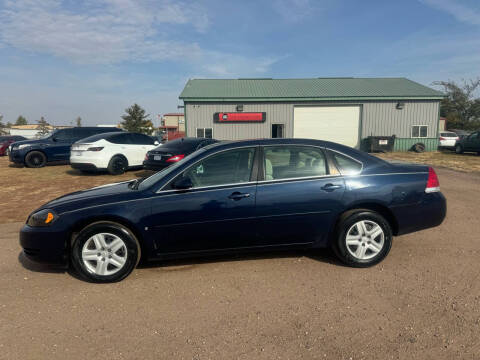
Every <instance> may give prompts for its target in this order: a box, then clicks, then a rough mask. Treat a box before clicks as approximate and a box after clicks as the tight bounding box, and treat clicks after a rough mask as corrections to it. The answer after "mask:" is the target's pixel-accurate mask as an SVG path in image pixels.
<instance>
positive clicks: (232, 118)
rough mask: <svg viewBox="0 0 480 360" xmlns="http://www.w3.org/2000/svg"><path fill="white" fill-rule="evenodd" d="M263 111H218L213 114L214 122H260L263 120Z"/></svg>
mask: <svg viewBox="0 0 480 360" xmlns="http://www.w3.org/2000/svg"><path fill="white" fill-rule="evenodd" d="M266 115H267V114H266V113H264V112H233V113H232V112H229V113H227V112H225V113H224V112H220V113H215V114H213V121H214V122H216V123H261V122H265V119H266Z"/></svg>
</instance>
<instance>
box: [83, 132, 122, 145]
mask: <svg viewBox="0 0 480 360" xmlns="http://www.w3.org/2000/svg"><path fill="white" fill-rule="evenodd" d="M122 134H131V133H127V132H124V131H114V132H104V133H100V134H95V135H92V136H88V137H86V138H83V139H81V140H80V141H81V142H90V141H98V140H102V139H108V138H110V137H112V136H114V135H122Z"/></svg>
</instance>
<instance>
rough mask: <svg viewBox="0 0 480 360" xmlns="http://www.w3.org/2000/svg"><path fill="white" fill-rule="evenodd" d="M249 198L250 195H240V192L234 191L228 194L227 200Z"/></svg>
mask: <svg viewBox="0 0 480 360" xmlns="http://www.w3.org/2000/svg"><path fill="white" fill-rule="evenodd" d="M249 196H250V194H248V193H241V192H238V191H235V192H234V193H232V194H230V196H229V197H228V198H229V199H231V200H240V199H243V198H247V197H249Z"/></svg>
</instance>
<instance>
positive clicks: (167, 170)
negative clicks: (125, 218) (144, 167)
mask: <svg viewBox="0 0 480 360" xmlns="http://www.w3.org/2000/svg"><path fill="white" fill-rule="evenodd" d="M204 151H205V150H204V149H200V150H197V151H195V152H193V153H191V154H190V155H188V156H186V157H184V158H183V159H182V160H180V161H179V162H176V163H174V164H173V165H170V166H169V167H167V168H165V169H163V170H161V171H159V172H157V173H155V174H153V175H151V176H149V177H147V178H145V179H144V180H142V182H141V183H139V184H138V189H140V190H144V189H147V188H149V187H150V186H152V185H154V184H156V183H157V182H158V181H160V180H161V179H162V178H163V177H164V176H166V175H168V174H170V173H171V172H172V171H174V170H175V169H177V168H178V167H180V166H181V165H183V164H184V163H185V162H186V161H188V160H190V159H191V158H192V157H194V156H197V155H198V154H199V153H201V152H204Z"/></svg>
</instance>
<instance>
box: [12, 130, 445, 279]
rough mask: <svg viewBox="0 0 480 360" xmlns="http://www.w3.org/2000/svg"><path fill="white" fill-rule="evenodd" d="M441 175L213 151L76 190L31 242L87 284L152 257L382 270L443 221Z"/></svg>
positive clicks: (222, 147) (45, 258)
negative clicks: (328, 252) (277, 254)
mask: <svg viewBox="0 0 480 360" xmlns="http://www.w3.org/2000/svg"><path fill="white" fill-rule="evenodd" d="M445 214H446V201H445V198H444V196H443V195H442V193H441V192H440V188H439V183H438V179H437V176H436V174H435V172H434V170H433V169H432V168H429V167H427V166H421V165H407V164H405V165H403V164H402V165H399V164H396V165H394V164H391V163H388V162H386V161H383V160H381V159H378V158H376V157H373V156H370V155H368V154H366V153H363V152H360V151H357V150H355V149H352V148H349V147H346V146H342V145H338V144H334V143H330V142H324V141H317V140H306V139H268V140H246V141H238V142H221V143H217V144H213V145H209V146H207V147H205V148H202V149H201V150H198V151H196V152H194V153H192V154H191V155H189V156H187V157H185V158H184V159H183V160H181V161H180V162H178V163H175V164H174V165H172V166H170V167H168V168H166V169H164V170H163V171H161V172H159V173H156V174H155V175H153V176H151V177H148V178H146V179H143V180H133V181H128V182H123V183H117V184H112V185H106V186H100V187H97V188H93V189H89V190H85V191H80V192H75V193H72V194H68V195H65V196H62V197H60V198H58V199H55V200H53V201H51V202H49V203H47V204H45V205H44V206H42V207H41V208H39V209H38V210H36V211H34V212H33V213H32V214H31V215H30V216H29V217H28V220H27V223H26V225H25V226H24V227H23V228H22V230H21V233H20V243H21V245H22V247H23V250H24V253H25V255H26V256H27V257H29V258H30V259H33V260H36V261H42V262H50V263H64V264H68V263H69V262H71V263H72V265H73V266H74V267H75V269H76V270H77V271H78V272H79V273H80V274H81V275H82V276H83V277H84V278H85V279H87V280H90V281H95V282H112V281H118V280H121V279H123V278H125V277H126V276H127V275H128V274H130V272H131V271H132V270H133V269H134V268H135V266H136V265H137V264H138V262H139V261H140V258H144V259H148V260H152V259H156V260H158V259H165V258H172V257H184V256H193V255H202V254H212V253H227V252H239V251H244V250H247V251H251V250H259V249H287V248H322V247H332V248H333V250H334V252H335V254H336V255H337V256H338V257H339V258H340V260H342V261H343V262H344V263H346V264H348V265H351V266H355V267H366V266H371V265H374V264H377V263H378V262H380V261H381V260H382V259H384V258H385V256H386V255H387V254H388V252H389V250H390V247H391V245H392V236H394V235H401V234H405V233H409V232H413V231H417V230H421V229H425V228H430V227H433V226H437V225H439V224H441V223H442V221H443V219H444V218H445Z"/></svg>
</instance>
